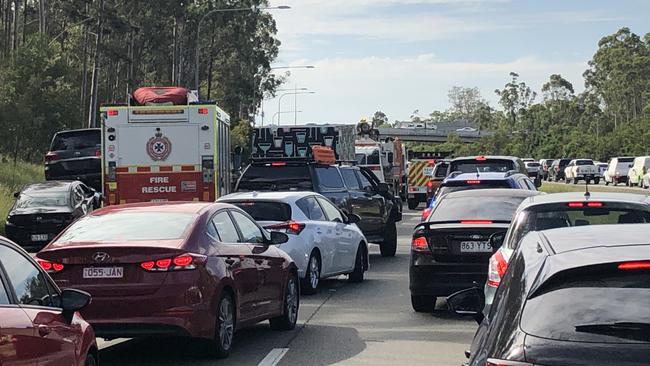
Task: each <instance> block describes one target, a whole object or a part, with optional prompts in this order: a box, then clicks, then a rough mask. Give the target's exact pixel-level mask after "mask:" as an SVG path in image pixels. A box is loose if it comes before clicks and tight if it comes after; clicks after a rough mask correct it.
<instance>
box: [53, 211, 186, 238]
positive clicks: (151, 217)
mask: <svg viewBox="0 0 650 366" xmlns="http://www.w3.org/2000/svg"><path fill="white" fill-rule="evenodd" d="M195 219H196V215H195V214H188V213H171V212H116V213H110V214H103V215H88V216H85V217H83V218H82V219H80V220H78V221H76V222H75V223H74V224H72V225H71V226H70V227H69V228H68V229H67V230H66V231H65V232H64V233H63V235H61V237H59V238H58V239H57V242H59V243H65V242H95V243H101V242H111V243H115V242H124V241H138V240H173V239H181V238H183V236H184V234H185V231H186V230H187V228H188V227H189V225H190V224H191V223H193V222H194V220H195Z"/></svg>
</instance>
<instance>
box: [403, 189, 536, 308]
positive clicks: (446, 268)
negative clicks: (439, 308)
mask: <svg viewBox="0 0 650 366" xmlns="http://www.w3.org/2000/svg"><path fill="white" fill-rule="evenodd" d="M539 194H540V192H537V191H526V190H520V189H481V190H466V191H459V192H453V193H449V194H447V195H444V196H442V197H441V198H440V201H439V202H438V203H437V204H436V206H435V208H434V209H433V211H432V212H431V215H430V216H429V218H428V220H427V221H426V222H423V223H421V224H420V225H418V226H416V227H415V232H414V233H413V240H412V242H411V262H410V265H409V287H410V290H411V304H412V306H413V309H414V310H415V311H417V312H430V311H433V309H434V307H435V303H436V299H437V297H439V296H448V295H451V294H453V293H454V292H456V291H459V290H462V289H466V288H468V287H471V286H472V284H474V283H485V281H486V279H487V274H488V270H487V269H488V261H489V259H490V256H491V255H492V254H493V253H494V251H495V250H496V249H498V248H496V247H493V245H492V243H491V242H492V241H491V238H493V237H497V236H498V235H496V234H499V235H501V236H503V234H505V232H506V231H507V230H508V227H509V226H510V221H511V220H512V217H513V216H514V214H515V212H516V210H517V207H518V206H519V204H520V203H521V202H522V201H523V200H524V199H526V198H528V197H531V196H535V195H539Z"/></svg>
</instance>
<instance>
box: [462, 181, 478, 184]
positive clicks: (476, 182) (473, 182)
mask: <svg viewBox="0 0 650 366" xmlns="http://www.w3.org/2000/svg"><path fill="white" fill-rule="evenodd" d="M465 183H466V184H481V181H480V180H467V181H465Z"/></svg>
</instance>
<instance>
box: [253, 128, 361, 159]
mask: <svg viewBox="0 0 650 366" xmlns="http://www.w3.org/2000/svg"><path fill="white" fill-rule="evenodd" d="M354 128H355V127H354V126H353V125H330V124H323V125H317V124H306V125H303V126H290V127H289V126H270V127H257V128H255V129H254V130H253V133H252V140H253V151H252V153H251V157H252V158H254V159H257V158H311V157H312V148H313V147H314V146H325V147H329V148H331V149H332V150H333V151H334V154H335V156H336V159H338V160H352V159H354V138H355V133H354Z"/></svg>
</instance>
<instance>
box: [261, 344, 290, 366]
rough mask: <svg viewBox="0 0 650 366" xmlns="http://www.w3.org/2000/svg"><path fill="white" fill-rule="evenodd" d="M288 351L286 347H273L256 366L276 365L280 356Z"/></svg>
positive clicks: (280, 358)
mask: <svg viewBox="0 0 650 366" xmlns="http://www.w3.org/2000/svg"><path fill="white" fill-rule="evenodd" d="M287 352H289V349H288V348H274V349H272V350H271V351H270V352H269V354H268V355H266V357H264V359H263V360H262V361H260V363H258V364H257V366H275V365H277V364H278V363H279V362H280V360H282V357H284V355H285V354H287Z"/></svg>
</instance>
